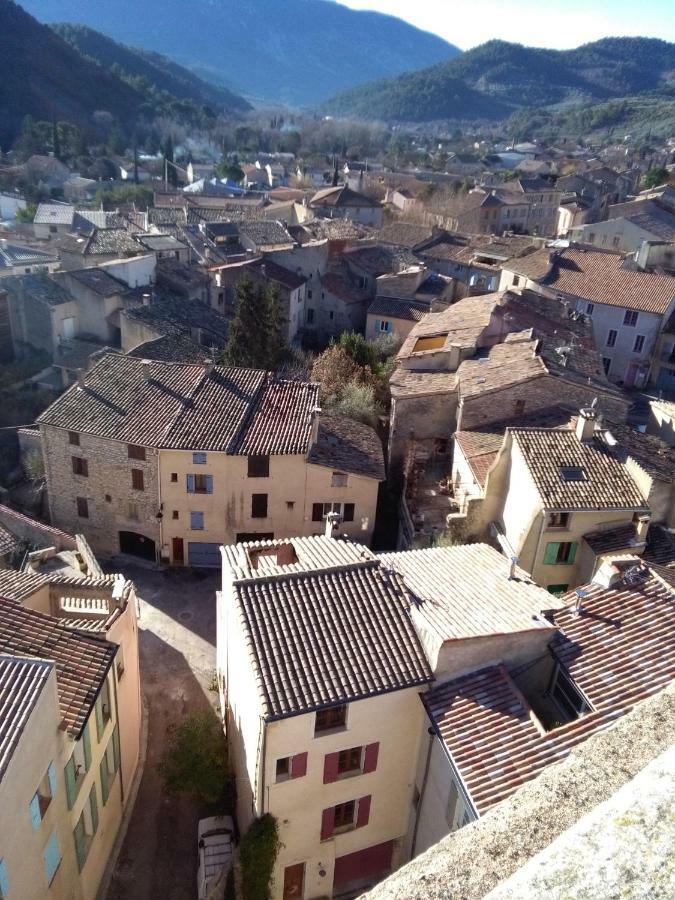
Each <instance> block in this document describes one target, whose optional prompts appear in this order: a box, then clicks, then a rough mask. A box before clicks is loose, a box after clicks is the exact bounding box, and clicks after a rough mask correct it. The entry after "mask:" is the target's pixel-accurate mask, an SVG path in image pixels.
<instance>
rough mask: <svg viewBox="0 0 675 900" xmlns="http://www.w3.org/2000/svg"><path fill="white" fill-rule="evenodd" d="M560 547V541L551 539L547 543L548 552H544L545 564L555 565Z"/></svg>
mask: <svg viewBox="0 0 675 900" xmlns="http://www.w3.org/2000/svg"><path fill="white" fill-rule="evenodd" d="M559 549H560V542H559V541H551V542H550V543H548V544H547V545H546V552H545V553H544V564H545V565H547V566H554V565H555V564H556V562H557V561H558V550H559Z"/></svg>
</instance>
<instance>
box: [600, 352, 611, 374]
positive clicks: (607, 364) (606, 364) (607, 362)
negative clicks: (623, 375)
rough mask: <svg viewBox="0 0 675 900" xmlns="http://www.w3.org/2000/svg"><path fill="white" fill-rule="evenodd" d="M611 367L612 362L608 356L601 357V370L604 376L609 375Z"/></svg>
mask: <svg viewBox="0 0 675 900" xmlns="http://www.w3.org/2000/svg"><path fill="white" fill-rule="evenodd" d="M611 367H612V360H611V358H610V357H609V356H603V357H602V368H603V369H604V370H605V375H609V370H610V369H611Z"/></svg>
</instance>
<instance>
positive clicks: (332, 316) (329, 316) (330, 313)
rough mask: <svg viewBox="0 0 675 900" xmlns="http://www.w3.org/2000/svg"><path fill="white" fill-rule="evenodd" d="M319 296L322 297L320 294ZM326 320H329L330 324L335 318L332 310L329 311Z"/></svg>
mask: <svg viewBox="0 0 675 900" xmlns="http://www.w3.org/2000/svg"><path fill="white" fill-rule="evenodd" d="M321 296H322V297H323V293H322V295H321ZM328 318H329V319H330V321H331V322H332V321H333V319H334V318H335V313H334V312H333V310H332V309H331V311H330V312H329V313H328Z"/></svg>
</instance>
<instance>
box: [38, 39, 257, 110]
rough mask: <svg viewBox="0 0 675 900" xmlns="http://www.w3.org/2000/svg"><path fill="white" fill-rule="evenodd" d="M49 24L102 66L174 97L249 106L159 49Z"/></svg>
mask: <svg viewBox="0 0 675 900" xmlns="http://www.w3.org/2000/svg"><path fill="white" fill-rule="evenodd" d="M51 27H52V29H53V30H54V31H55V32H56V34H58V35H59V37H61V38H63V39H64V40H65V41H67V42H68V43H69V44H71V45H72V46H73V47H75V49H76V50H78V51H79V52H80V53H81V54H82V55H83V56H87V57H89V58H90V59H92V60H93V61H94V62H96V63H98V64H99V65H100V66H102V67H103V68H104V69H107V70H109V69H112V70H113V73H115V72H116V71H119V70H122V72H123V73H124V75H125V76H131V77H132V78H145V79H146V80H147V81H148V82H149V83H150V84H154V85H155V87H156V88H159V89H160V90H164V91H168V93H170V94H172V95H173V96H174V97H178V98H179V99H183V100H193V101H195V102H200V103H204V104H208V105H210V106H212V107H213V109H214V111H217V112H221V111H225V112H245V111H246V110H249V109H251V106H250V104H249V103H247V102H246V100H244V99H243V97H238V96H237V95H236V94H233V93H232V91H229V90H228V89H227V88H225V87H220V86H218V85H215V84H212V83H209V82H206V81H203V80H202V79H201V78H198V77H197V76H196V75H195V74H193V73H192V72H189V71H188V70H187V69H184V68H183V67H182V66H179V65H178V64H177V63H175V62H172V61H171V60H170V59H167V57H166V56H162V55H161V54H159V53H152V52H150V51H146V50H136V49H134V48H133V47H125V46H124V44H118V43H117V42H116V41H113V40H112V39H111V38H109V37H106V36H105V35H104V34H101V33H100V32H98V31H94V30H93V29H92V28H87V27H86V26H85V25H70V24H65V23H64V24H62V23H58V24H56V25H52V26H51Z"/></svg>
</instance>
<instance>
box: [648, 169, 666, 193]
mask: <svg viewBox="0 0 675 900" xmlns="http://www.w3.org/2000/svg"><path fill="white" fill-rule="evenodd" d="M668 178H669V174H668V170H667V169H664V168H663V167H661V166H658V167H655V168H651V169H647V171H646V172H645V175H644V178H643V179H642V183H643V185H644V186H645V187H646V188H653V187H658V185H661V184H667V182H668Z"/></svg>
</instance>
